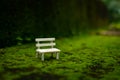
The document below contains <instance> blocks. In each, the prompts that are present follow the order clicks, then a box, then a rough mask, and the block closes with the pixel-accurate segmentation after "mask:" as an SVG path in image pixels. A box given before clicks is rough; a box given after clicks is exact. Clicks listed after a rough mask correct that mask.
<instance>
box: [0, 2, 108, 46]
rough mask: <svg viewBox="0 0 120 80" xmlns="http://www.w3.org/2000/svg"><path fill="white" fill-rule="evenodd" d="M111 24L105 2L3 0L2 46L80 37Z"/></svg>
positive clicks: (0, 6) (0, 17) (0, 11)
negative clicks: (52, 38) (50, 38)
mask: <svg viewBox="0 0 120 80" xmlns="http://www.w3.org/2000/svg"><path fill="white" fill-rule="evenodd" d="M107 23H108V11H107V7H106V5H105V4H104V3H103V2H102V1H101V0H91V1H89V0H1V1H0V47H1V48H2V47H6V46H11V45H16V44H21V43H27V42H33V41H34V39H35V38H36V37H68V36H73V35H78V34H81V33H86V32H89V31H90V30H93V29H98V28H101V27H104V26H106V25H107Z"/></svg>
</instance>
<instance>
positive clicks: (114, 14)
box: [102, 0, 120, 22]
mask: <svg viewBox="0 0 120 80" xmlns="http://www.w3.org/2000/svg"><path fill="white" fill-rule="evenodd" d="M102 1H103V2H105V4H106V5H107V8H108V11H109V17H110V21H112V22H119V21H120V0H102Z"/></svg>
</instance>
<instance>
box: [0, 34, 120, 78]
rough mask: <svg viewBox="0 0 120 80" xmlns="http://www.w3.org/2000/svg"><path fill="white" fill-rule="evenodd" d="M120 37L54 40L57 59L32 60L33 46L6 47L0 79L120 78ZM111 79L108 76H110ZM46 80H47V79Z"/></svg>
mask: <svg viewBox="0 0 120 80" xmlns="http://www.w3.org/2000/svg"><path fill="white" fill-rule="evenodd" d="M119 40H120V38H119V37H113V36H111V37H110V36H109V37H108V36H86V37H81V36H76V37H71V38H63V39H59V40H58V39H57V47H58V48H60V49H61V54H60V59H59V60H56V59H55V57H54V58H51V57H50V54H46V55H45V61H44V62H42V61H41V59H40V58H36V57H35V44H34V43H33V44H26V45H19V46H13V47H8V48H5V49H4V54H1V58H0V61H1V62H0V65H1V67H0V74H1V76H0V78H1V79H2V80H13V79H14V80H21V79H26V80H33V79H34V80H51V79H52V80H98V79H101V80H107V79H110V78H111V80H112V79H120V78H119V73H120V72H119V70H118V69H119V68H120V67H119V66H120V59H119V58H120V54H119V53H120V46H119V45H120V42H119ZM109 76H110V77H109ZM48 77H49V78H48Z"/></svg>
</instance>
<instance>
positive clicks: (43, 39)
mask: <svg viewBox="0 0 120 80" xmlns="http://www.w3.org/2000/svg"><path fill="white" fill-rule="evenodd" d="M54 40H55V38H36V39H35V41H54Z"/></svg>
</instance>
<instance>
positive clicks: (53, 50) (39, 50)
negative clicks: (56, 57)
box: [36, 48, 60, 53]
mask: <svg viewBox="0 0 120 80" xmlns="http://www.w3.org/2000/svg"><path fill="white" fill-rule="evenodd" d="M36 52H39V53H49V52H50V53H52V52H60V50H59V49H57V48H49V49H37V50H36Z"/></svg>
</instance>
